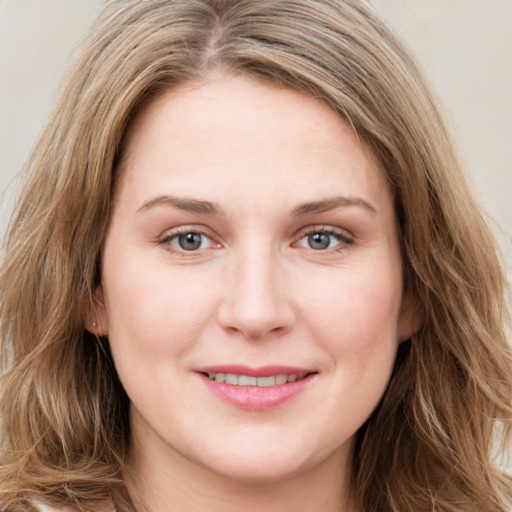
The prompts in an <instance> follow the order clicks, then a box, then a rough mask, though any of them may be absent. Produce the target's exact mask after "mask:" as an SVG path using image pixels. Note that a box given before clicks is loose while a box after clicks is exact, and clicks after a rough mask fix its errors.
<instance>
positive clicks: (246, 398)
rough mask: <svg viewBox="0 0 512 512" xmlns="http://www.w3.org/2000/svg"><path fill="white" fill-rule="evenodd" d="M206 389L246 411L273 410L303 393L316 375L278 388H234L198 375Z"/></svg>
mask: <svg viewBox="0 0 512 512" xmlns="http://www.w3.org/2000/svg"><path fill="white" fill-rule="evenodd" d="M199 375H200V376H201V378H202V380H203V381H204V383H205V384H206V386H207V387H208V389H209V390H210V391H211V392H212V393H213V394H214V395H216V396H218V397H219V398H220V399H221V400H223V401H225V402H227V403H229V404H231V405H234V406H235V407H238V408H239V409H244V410H247V411H265V410H268V409H274V408H276V407H278V406H280V405H281V404H283V403H284V402H286V401H287V400H290V399H291V398H293V397H294V396H296V395H298V394H299V393H300V392H301V391H303V390H304V389H305V388H306V387H307V386H308V385H309V384H310V382H311V381H312V380H313V379H314V378H315V376H316V374H311V375H308V376H307V377H304V378H303V379H301V380H298V381H295V382H287V383H286V384H281V385H279V386H268V387H261V388H260V387H257V386H234V385H231V384H225V383H224V382H216V381H214V380H212V379H210V378H209V377H207V376H206V375H204V374H202V373H201V374H199Z"/></svg>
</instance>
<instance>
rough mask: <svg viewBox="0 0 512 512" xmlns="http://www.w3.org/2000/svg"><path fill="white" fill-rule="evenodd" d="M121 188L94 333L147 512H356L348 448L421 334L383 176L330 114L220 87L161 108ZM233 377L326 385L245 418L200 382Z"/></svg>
mask: <svg viewBox="0 0 512 512" xmlns="http://www.w3.org/2000/svg"><path fill="white" fill-rule="evenodd" d="M120 172H121V175H120V176H121V179H120V181H119V183H118V188H117V190H116V193H115V200H114V207H113V213H112V217H111V221H110V225H109V229H108V232H107V235H106V240H105V245H104V251H103V266H102V281H101V285H100V286H99V287H98V289H97V290H96V295H97V298H98V299H99V300H100V301H101V302H102V303H104V304H105V308H104V309H103V308H99V309H98V310H97V311H96V312H95V313H94V320H95V321H96V322H97V325H98V327H97V329H96V332H97V334H104V335H106V334H108V336H109V339H110V343H111V347H112V353H113V356H114V360H115V364H116V368H117V370H118V373H119V376H120V378H121V381H122V383H123V386H124V387H125V389H126V391H127V393H128V396H129V397H130V399H131V402H132V405H131V426H132V439H131V451H130V456H129V460H128V462H127V471H126V474H127V485H128V489H129V491H130V493H131V495H132V498H133V500H134V502H135V504H136V506H137V508H138V509H139V510H143V509H144V507H147V509H148V510H151V511H152V512H158V511H164V510H168V507H169V504H172V508H173V510H183V511H203V510H210V511H216V510H219V511H220V510H222V511H223V512H227V511H228V512H229V511H231V510H233V511H234V510H236V511H240V510H244V511H253V510H254V511H256V510H258V511H260V510H262V509H264V510H266V511H274V510H276V511H277V510H279V511H280V512H286V511H288V510H289V511H292V510H293V511H294V512H296V511H302V510H303V511H315V510H318V511H322V512H329V511H337V512H339V511H340V510H342V511H352V512H354V511H355V510H356V507H355V506H354V504H353V503H351V500H350V495H349V492H348V481H349V478H350V471H351V469H350V468H351V462H350V457H351V453H352V448H353V440H354V434H355V433H356V432H357V430H358V429H359V427H360V426H361V425H362V424H363V423H364V422H365V421H366V419H367V418H368V417H369V415H370V414H371V412H372V411H373V410H374V408H375V406H376V405H377V403H378V402H379V400H380V398H381V396H382V394H383V392H384V390H385V388H386V385H387V383H388V380H389V377H390V373H391V370H392V367H393V362H394V359H395V355H396V350H397V347H398V344H399V343H400V342H401V341H402V340H404V339H406V338H408V337H409V336H410V335H411V334H412V332H413V331H414V330H415V327H416V324H417V321H418V319H417V318H416V317H415V314H414V311H413V307H412V305H411V301H410V300H409V299H408V298H407V297H404V296H403V292H402V288H403V283H402V261H401V254H400V250H399V242H398V232H397V222H396V218H395V213H394V208H393V200H392V196H391V192H390V190H389V188H388V185H387V183H386V181H385V178H384V176H383V172H382V170H381V169H380V167H379V164H378V163H377V161H376V159H375V158H374V157H373V155H372V154H371V152H370V151H369V150H368V148H366V147H364V146H363V145H361V143H360V142H359V141H358V139H357V137H356V136H355V135H354V133H353V132H352V130H351V129H350V127H349V125H348V124H347V123H346V122H345V121H344V120H343V119H341V118H340V117H339V116H338V115H337V114H335V113H334V112H333V111H331V110H330V109H329V108H328V107H326V106H325V105H324V104H322V103H321V102H319V101H318V100H316V99H313V98H309V97H306V96H304V95H302V94H300V93H297V92H295V91H291V90H287V89H281V88H277V87H273V86H269V85H265V84H262V83H259V82H256V81H253V80H251V79H248V78H240V77H227V76H226V77H223V76H221V77H216V78H214V79H213V78H212V79H211V80H209V81H204V82H201V83H188V84H184V85H182V86H180V87H179V88H175V89H173V90H170V91H168V92H166V93H165V94H163V95H161V96H160V97H158V98H157V99H156V100H153V102H151V103H150V104H149V105H148V106H147V107H146V109H145V110H144V111H143V112H142V114H141V115H140V116H139V117H138V118H137V119H136V120H135V121H134V123H133V125H132V127H131V129H130V132H129V135H128V139H127V144H126V151H125V154H124V157H123V162H122V165H121V170H120ZM163 196H165V197H166V199H162V197H163ZM169 197H171V198H172V199H169ZM332 198H337V199H336V200H335V201H331V200H332ZM340 198H342V199H340ZM347 198H348V199H347ZM190 199H192V200H194V201H200V202H204V201H207V202H209V203H214V205H215V207H216V208H217V209H218V210H221V211H215V212H211V211H206V210H205V207H204V203H200V204H199V206H198V203H197V202H193V203H191V202H190ZM184 200H186V201H185V202H183V201H184ZM319 202H321V204H319ZM305 204H307V205H309V206H307V207H304V206H303V205H305ZM301 205H302V207H301ZM195 210H197V211H195ZM203 210H204V211H203ZM320 210H323V211H320ZM177 231H179V233H181V234H183V233H203V235H201V236H200V238H199V239H200V241H201V245H200V246H199V247H198V248H197V249H194V250H188V251H187V250H184V249H183V248H182V247H181V246H180V240H181V241H183V237H182V239H180V238H179V236H178V234H177ZM314 233H316V234H317V235H320V237H321V239H322V241H323V242H325V241H327V242H328V248H326V249H319V248H318V245H314V244H313V246H312V241H313V242H314V240H313V239H312V236H310V235H312V234H314ZM322 234H323V236H322ZM227 363H229V364H235V363H237V364H243V365H246V366H251V367H259V366H263V365H272V364H273V365H275V364H281V365H283V364H284V365H289V366H294V367H301V368H308V369H311V370H312V371H314V372H316V374H315V376H314V377H313V378H312V379H311V380H310V381H309V382H308V384H307V386H305V387H304V389H303V390H302V391H301V392H300V393H298V394H297V395H295V396H293V397H292V398H291V399H289V400H287V401H285V402H284V403H283V404H281V405H279V406H278V407H275V408H272V409H270V410H263V411H255V410H242V409H240V408H239V407H236V406H234V405H232V404H230V403H226V402H225V401H222V400H220V399H219V398H218V397H217V396H215V395H214V394H213V393H212V392H211V391H210V390H209V389H208V387H207V386H206V385H205V382H204V378H201V377H200V376H199V374H198V373H197V368H200V367H203V366H206V365H219V364H227Z"/></svg>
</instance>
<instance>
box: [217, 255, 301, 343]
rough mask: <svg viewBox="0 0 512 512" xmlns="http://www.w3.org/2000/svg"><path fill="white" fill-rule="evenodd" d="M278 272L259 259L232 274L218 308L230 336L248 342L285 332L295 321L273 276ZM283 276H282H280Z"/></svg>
mask: <svg viewBox="0 0 512 512" xmlns="http://www.w3.org/2000/svg"><path fill="white" fill-rule="evenodd" d="M276 273H278V274H279V270H278V269H276V268H275V266H274V265H271V264H270V263H267V264H263V263H262V261H261V260H260V261H259V262H257V263H255V264H254V265H250V264H249V262H247V264H246V265H243V266H241V267H239V272H234V273H232V274H231V279H230V280H229V283H227V285H226V294H225V299H224V301H223V303H222V304H221V306H220V308H219V323H220V325H221V326H222V328H223V329H225V330H227V331H228V332H230V333H232V334H233V333H238V334H241V335H242V336H243V337H245V338H247V339H251V340H257V339H263V338H266V337H268V336H270V335H272V336H279V335H282V334H284V333H285V332H287V331H288V330H289V329H290V327H291V326H292V325H293V322H294V314H293V309H292V307H291V304H290V300H289V298H288V294H287V290H286V288H285V286H284V283H282V282H281V281H282V280H281V279H280V280H277V279H275V277H274V274H276ZM280 275H282V274H280Z"/></svg>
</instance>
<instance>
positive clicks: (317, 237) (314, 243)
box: [308, 233, 330, 250]
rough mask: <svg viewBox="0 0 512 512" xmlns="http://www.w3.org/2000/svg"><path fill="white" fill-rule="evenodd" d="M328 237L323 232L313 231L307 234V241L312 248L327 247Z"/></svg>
mask: <svg viewBox="0 0 512 512" xmlns="http://www.w3.org/2000/svg"><path fill="white" fill-rule="evenodd" d="M329 242H330V237H329V235H326V234H325V233H314V234H313V235H309V237H308V243H309V246H310V247H311V248H312V249H320V250H322V249H327V248H328V247H329Z"/></svg>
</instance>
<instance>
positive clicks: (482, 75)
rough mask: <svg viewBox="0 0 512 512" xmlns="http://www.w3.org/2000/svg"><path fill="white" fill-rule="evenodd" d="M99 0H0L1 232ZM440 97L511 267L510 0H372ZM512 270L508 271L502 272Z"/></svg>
mask: <svg viewBox="0 0 512 512" xmlns="http://www.w3.org/2000/svg"><path fill="white" fill-rule="evenodd" d="M103 3H104V0H0V191H5V192H4V193H3V194H2V196H0V197H2V202H1V203H0V236H1V233H2V232H3V230H4V229H5V226H6V222H7V218H8V216H9V212H10V210H11V208H12V205H13V204H14V198H15V196H16V190H17V188H16V178H15V176H16V174H17V172H18V171H19V170H20V169H21V167H22V166H23V162H24V161H25V159H26V156H27V154H28V152H29V151H30V148H31V146H32V144H33V143H34V141H35V138H36V136H37V134H38V132H39V131H40V129H41V126H42V124H43V123H44V121H45V119H46V117H47V115H48V113H49V111H50V108H51V105H52V103H53V101H54V99H55V97H56V93H57V88H58V84H59V81H60V77H61V75H62V72H63V70H64V69H66V68H67V66H68V65H69V63H70V62H71V59H72V55H73V53H74V51H75V47H76V44H77V41H78V40H79V39H80V38H81V37H82V35H83V33H84V32H85V31H86V30H87V27H88V26H89V25H90V23H91V21H92V20H93V18H94V17H95V15H96V13H97V12H98V10H99V9H100V7H101V5H102V4H103ZM371 3H372V4H373V5H374V6H375V7H376V9H377V10H378V11H380V12H381V13H382V14H383V15H384V16H385V17H386V18H387V19H388V20H389V21H390V22H391V24H392V25H393V26H394V27H395V28H396V30H397V31H398V32H399V33H400V34H401V35H402V36H403V37H404V38H405V39H406V40H407V41H408V42H409V44H410V45H411V46H412V47H413V49H414V50H415V51H416V53H417V54H418V56H419V58H420V60H421V62H422V63H423V64H424V66H425V67H426V69H427V72H428V74H429V75H430V77H431V80H432V81H433V83H434V86H435V88H436V89H437V91H438V92H439V94H440V96H441V97H442V99H443V100H444V102H445V104H446V106H447V110H448V116H449V120H450V122H451V125H452V127H453V129H454V131H455V134H456V136H457V138H458V140H459V142H460V145H461V149H462V154H463V155H464V157H465V159H466V162H467V165H468V169H469V171H470V173H471V175H472V179H473V182H474V186H475V188H476V190H477V193H478V196H479V198H480V199H481V201H482V203H483V204H484V205H485V207H486V208H487V210H488V211H489V212H490V214H491V215H492V217H494V219H495V220H496V221H497V222H498V224H499V225H500V226H501V228H499V229H497V230H496V231H497V236H498V238H499V240H500V243H501V244H502V247H503V250H504V252H505V256H506V262H507V266H508V268H509V273H510V272H511V269H512V207H511V200H510V196H511V194H512V169H511V166H512V55H511V54H512V0H372V1H371ZM509 275H511V274H509Z"/></svg>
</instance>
